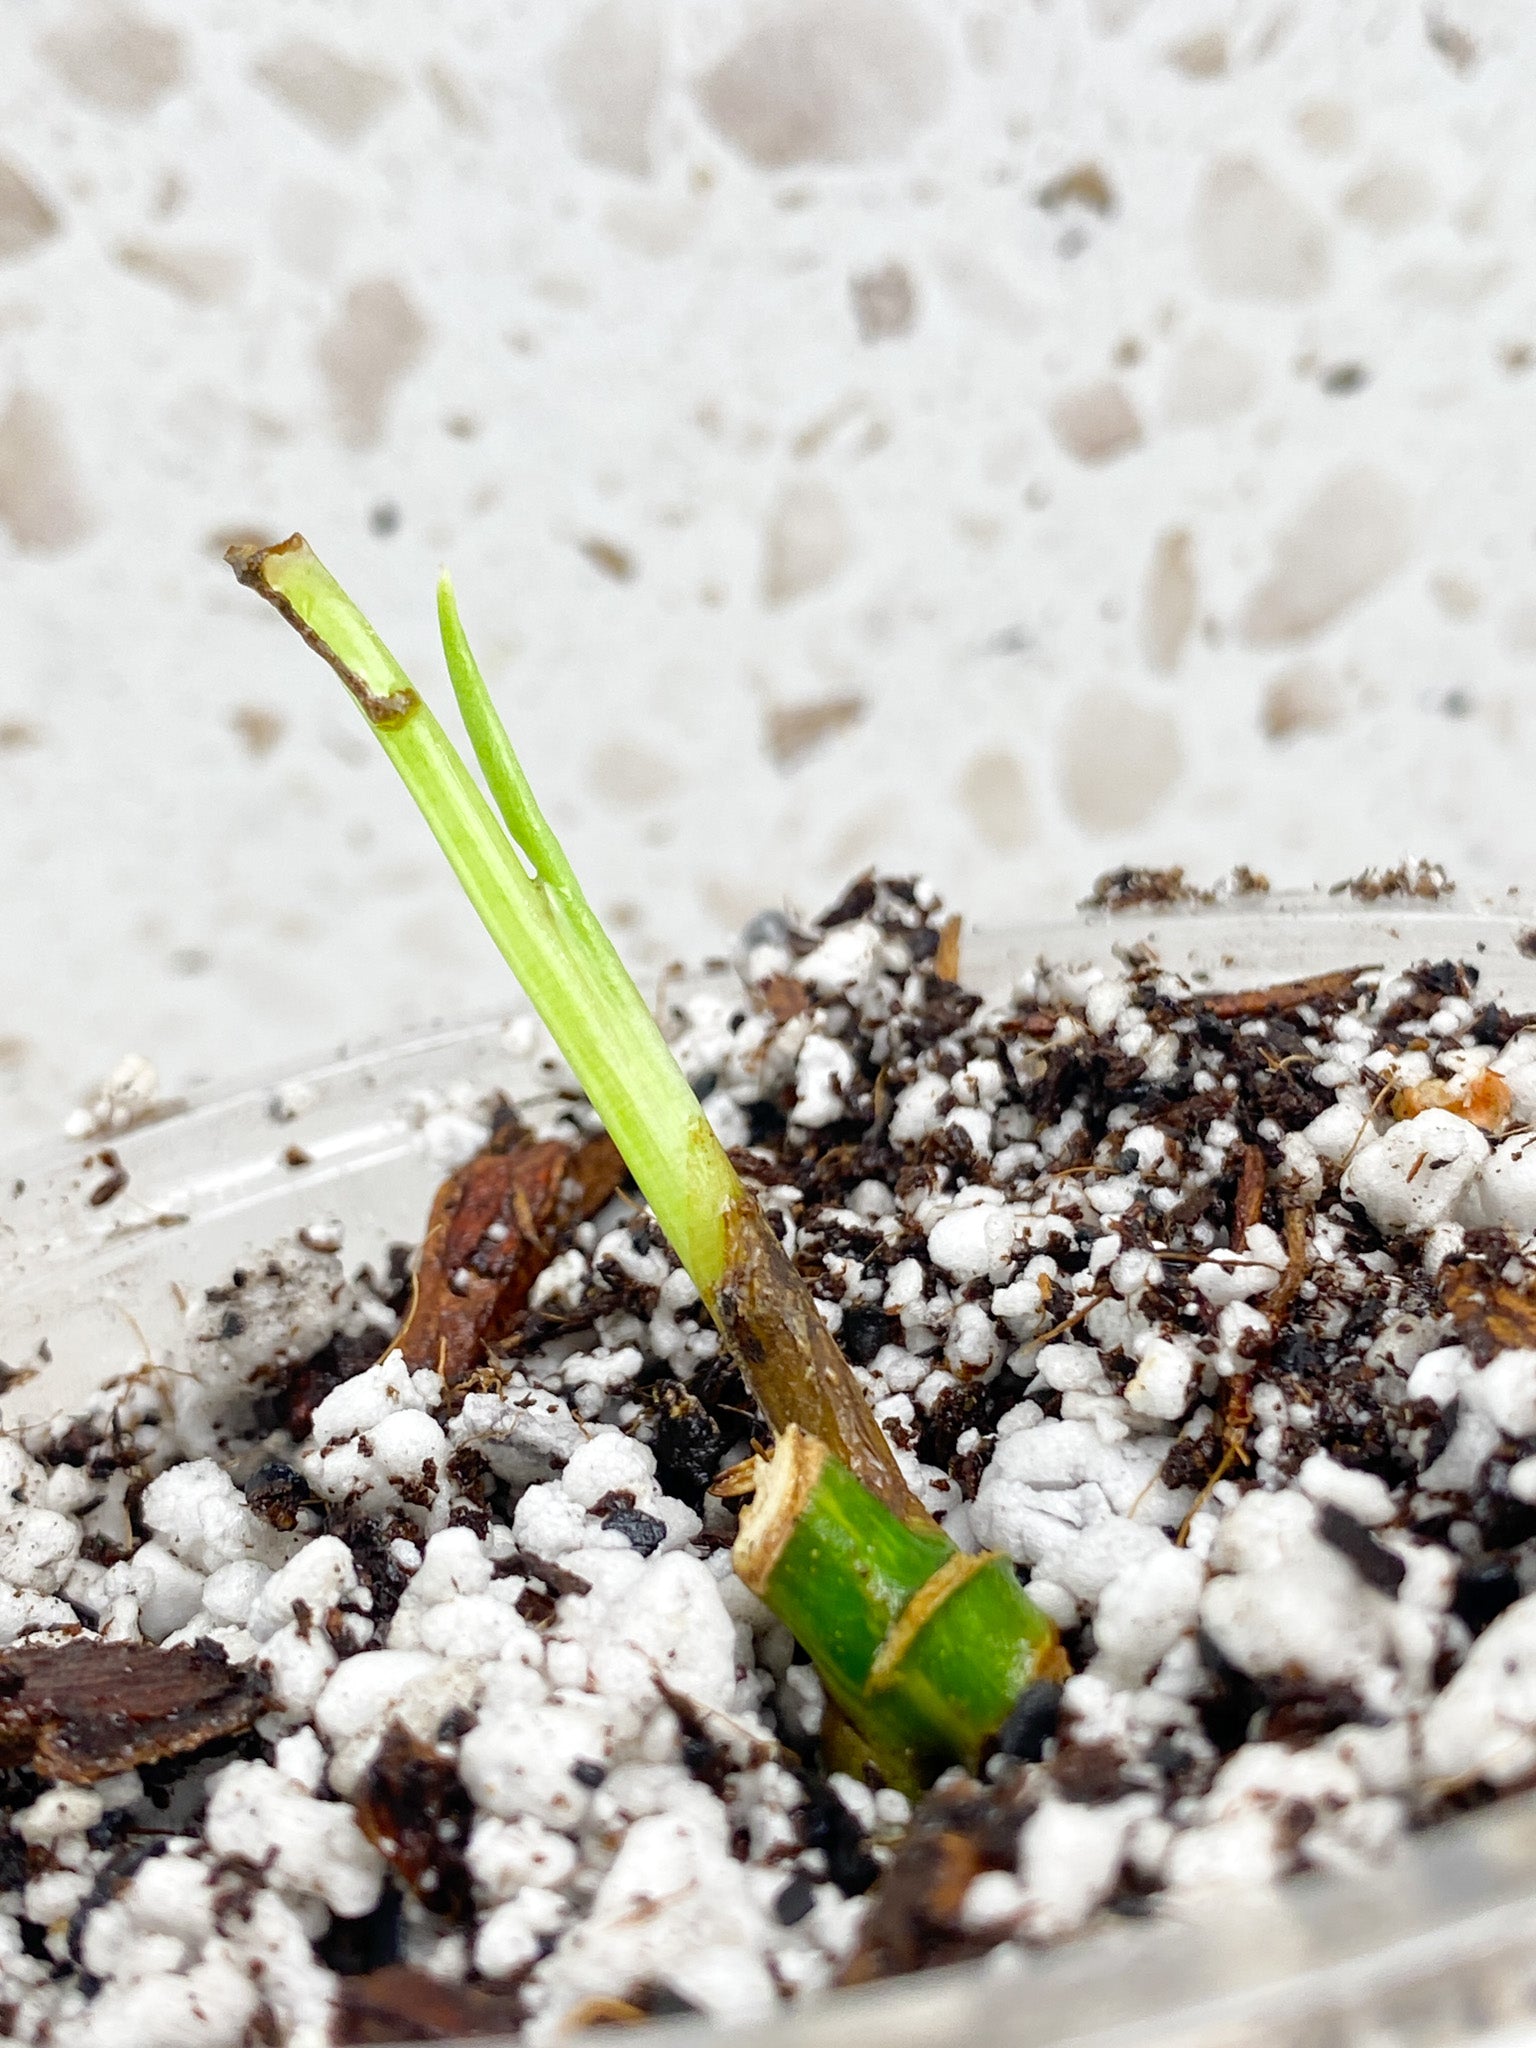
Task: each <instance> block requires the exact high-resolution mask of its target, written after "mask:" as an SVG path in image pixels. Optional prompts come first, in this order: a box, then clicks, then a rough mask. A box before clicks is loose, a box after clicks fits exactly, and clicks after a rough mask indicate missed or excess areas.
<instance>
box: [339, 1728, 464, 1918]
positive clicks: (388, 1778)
mask: <svg viewBox="0 0 1536 2048" xmlns="http://www.w3.org/2000/svg"><path fill="white" fill-rule="evenodd" d="M356 1808H357V1824H358V1826H359V1827H360V1828H361V1829H362V1831H363V1833H364V1834H365V1835H366V1836H367V1837H368V1839H369V1841H370V1842H372V1844H373V1846H374V1847H375V1848H376V1849H377V1850H378V1852H379V1854H380V1855H381V1856H382V1857H383V1858H384V1860H385V1862H386V1863H387V1864H388V1865H389V1867H390V1869H391V1870H393V1871H394V1873H395V1875H396V1876H397V1877H399V1878H400V1879H402V1880H403V1882H404V1883H406V1884H407V1885H409V1886H410V1888H411V1890H412V1891H413V1892H414V1893H415V1894H416V1896H417V1898H418V1899H420V1900H421V1902H422V1904H423V1905H424V1906H426V1907H428V1908H430V1910H431V1911H432V1912H434V1913H439V1914H441V1915H442V1916H443V1918H444V1919H446V1920H451V1921H459V1920H463V1919H466V1918H467V1917H468V1916H469V1911H470V1878H469V1868H468V1865H467V1864H466V1863H465V1861H464V1849H465V1845H466V1844H467V1843H468V1841H469V1831H470V1827H471V1825H472V1823H473V1821H474V1806H473V1803H472V1802H471V1800H470V1796H469V1794H468V1792H466V1791H465V1789H464V1786H463V1784H462V1782H461V1780H460V1778H459V1773H458V1767H457V1765H456V1764H455V1763H454V1760H453V1756H452V1753H451V1752H450V1751H449V1750H447V1749H445V1748H441V1747H439V1745H438V1744H437V1743H435V1742H423V1741H422V1740H421V1738H420V1737H419V1736H416V1735H413V1734H412V1733H411V1732H410V1730H409V1729H408V1728H406V1727H404V1726H403V1725H402V1724H401V1723H400V1722H399V1721H392V1722H391V1723H390V1724H389V1726H388V1727H387V1728H386V1729H385V1731H384V1739H383V1741H382V1742H381V1743H380V1744H379V1750H378V1754H377V1756H375V1758H374V1760H373V1762H372V1763H371V1764H370V1765H369V1766H368V1770H367V1773H366V1775H365V1776H364V1779H363V1784H362V1789H361V1792H360V1793H359V1795H358V1798H357V1800H356Z"/></svg>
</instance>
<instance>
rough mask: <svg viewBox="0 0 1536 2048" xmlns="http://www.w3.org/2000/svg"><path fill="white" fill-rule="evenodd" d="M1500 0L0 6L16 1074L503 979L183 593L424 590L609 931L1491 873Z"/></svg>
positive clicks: (1523, 626)
mask: <svg viewBox="0 0 1536 2048" xmlns="http://www.w3.org/2000/svg"><path fill="white" fill-rule="evenodd" d="M1533 83H1536V9H1533V8H1531V6H1530V5H1529V0H1435V4H1432V5H1429V6H1425V5H1422V4H1420V0H1015V4H1006V0H993V4H983V0H951V4H944V0H598V4H596V5H590V4H589V5H584V6H578V5H574V4H571V0H524V4H512V0H433V4H430V5H429V4H422V0H414V4H412V0H388V4H386V0H264V4H263V5H261V6H260V7H252V6H250V5H249V4H247V0H239V4H236V0H186V4H183V5H181V6H179V7H172V6H171V5H170V4H169V0H158V6H157V7H156V8H155V9H154V11H151V12H138V11H131V10H130V8H129V7H128V6H126V5H116V4H106V0H6V4H5V6H4V9H3V12H0V873H3V876H4V895H3V900H0V1089H3V1096H4V1101H5V1105H6V1108H5V1118H4V1131H5V1134H6V1135H7V1136H8V1137H9V1138H10V1139H13V1140H14V1139H16V1138H19V1137H22V1136H27V1135H31V1134H33V1133H36V1132H41V1131H46V1130H52V1129H54V1128H56V1127H57V1125H58V1123H59V1121H60V1118H61V1116H62V1115H63V1113H64V1112H65V1111H66V1110H67V1109H68V1108H69V1106H70V1105H71V1104H72V1103H73V1102H74V1101H75V1100H76V1099H77V1098H78V1096H79V1095H80V1094H81V1093H82V1091H83V1090H84V1089H85V1088H86V1086H87V1084H88V1083H89V1082H90V1081H91V1080H93V1079H94V1078H96V1077H98V1076H99V1075H100V1074H101V1073H102V1072H103V1071H105V1069H106V1068H108V1067H109V1066H110V1065H111V1064H112V1063H113V1061H114V1060H115V1059H116V1057H117V1056H118V1055H119V1054H120V1053H122V1052H124V1051H127V1050H129V1049H135V1050H137V1051H139V1052H142V1053H144V1054H146V1055H148V1056H149V1057H150V1058H151V1059H153V1060H154V1061H155V1062H156V1063H157V1065H158V1066H159V1068H160V1070H161V1073H162V1076H163V1078H164V1080H165V1082H166V1084H167V1085H168V1086H171V1087H179V1086H182V1085H185V1084H186V1083H187V1082H188V1081H189V1080H190V1079H192V1078H194V1077H196V1076H216V1077H231V1078H232V1077H235V1076H237V1075H240V1074H242V1073H244V1072H246V1071H248V1070H249V1069H250V1068H251V1067H252V1066H253V1065H255V1066H260V1065H264V1064H269V1063H272V1062H281V1061H285V1060H290V1059H297V1058H300V1057H302V1056H304V1055H306V1054H310V1053H313V1052H317V1051H323V1050H324V1049H326V1048H327V1047H328V1046H330V1045H331V1044H333V1043H334V1042H336V1041H338V1040H340V1039H343V1038H347V1039H356V1038H358V1037H359V1036H363V1035H367V1034H369V1033H374V1032H385V1031H389V1030H392V1029H394V1028H397V1027H402V1026H405V1025H408V1024H411V1023H419V1022H422V1021H425V1020H428V1019H430V1018H432V1017H434V1016H445V1015H446V1016H452V1015H455V1014H464V1013H467V1012H470V1011H476V1010H481V1009H484V1008H487V1007H490V1006H493V1005H494V1004H495V1003H496V1002H497V1001H498V1000H499V999H500V998H501V997H502V995H503V994H504V991H505V987H506V984H505V981H504V978H503V975H504V971H503V970H502V968H501V966H500V964H499V962H498V961H497V959H496V958H495V956H494V954H493V953H492V951H491V949H490V946H489V944H488V942H487V941H486V940H485V939H484V937H483V935H482V934H481V932H480V930H479V928H478V926H477V925H476V923H475V921H474V919H473V917H472V915H471V913H470V912H469V911H468V909H467V908H466V907H464V906H463V905H462V904H461V903H460V902H459V901H458V900H457V898H456V894H455V890H454V888H453V885H452V884H451V882H450V881H449V879H448V877H447V874H446V871H445V869H444V868H443V867H442V864H441V862H440V859H439V857H438V855H437V853H436V851H435V849H434V848H433V847H432V845H431V844H430V842H429V841H428V839H427V837H426V834H425V831H424V828H423V827H422V826H421V825H420V823H419V821H418V820H417V819H416V817H415V815H414V813H413V812H412V810H411V808H410V806H409V803H408V801H407V799H406V798H405V796H404V795H403V793H402V792H401V791H400V790H399V789H398V787H397V786H396V785H395V784H394V782H393V779H392V777H391V775H390V773H389V771H388V770H387V767H386V765H385V763H384V762H383V760H382V758H381V757H379V755H378V754H377V750H376V749H375V748H374V747H373V745H372V742H371V741H370V739H369V737H368V735H367V732H366V730H365V729H364V728H363V726H362V725H361V723H360V722H359V721H358V719H357V717H356V714H355V713H354V712H353V710H352V708H351V707H350V705H349V704H348V703H347V702H346V701H345V699H344V698H343V696H342V693H341V692H340V690H339V688H338V687H337V686H336V685H335V684H334V682H333V680H332V679H331V678H329V677H328V676H327V674H326V673H325V671H324V670H323V669H321V668H320V667H319V665H318V664H316V663H315V662H314V660H313V658H312V657H310V656H309V655H307V654H306V653H305V651H304V650H303V649H302V648H301V647H299V646H298V645H297V644H296V643H295V642H293V641H292V640H291V639H290V638H289V637H288V636H287V635H286V634H285V632H284V629H283V628H282V627H281V625H280V624H279V623H278V621H277V620H276V619H275V618H274V617H272V616H270V615H269V614H267V613H266V612H265V611H264V610H263V609H262V608H261V607H260V606H259V605H258V604H257V602H256V601H255V600H254V599H253V598H251V597H250V596H248V595H247V594H245V593H243V592H241V591H239V590H237V588H236V587H235V586H234V584H233V582H232V581H231V580H230V578H229V576H228V572H227V571H226V570H225V569H223V568H222V567H221V566H220V564H219V554H220V551H221V549H222V546H223V545H224V542H225V541H226V540H227V539H228V538H230V537H232V536H235V535H241V534H250V533H256V534H259V535H263V536H265V537H276V536H277V535H278V534H281V533H284V532H287V531H289V530H290V529H291V528H293V527H295V526H302V528H303V529H304V530H305V531H306V532H307V534H308V535H309V537H310V538H311V540H312V541H313V543H314V544H315V545H316V547H317V548H318V549H319V550H320V552H321V553H322V554H323V555H324V556H325V557H326V558H327V560H328V561H329V562H330V563H331V565H332V566H333V567H334V568H335V569H336V570H337V571H338V573H340V574H341V575H342V577H343V578H344V580H346V581H347V582H348V583H349V584H350V585H351V586H352V587H353V589H354V590H355V592H356V593H357V595H358V596H359V597H360V599H362V600H363V601H364V602H365V603H366V604H367V605H368V606H369V607H370V609H371V610H372V611H373V612H374V614H375V616H376V618H377V620H378V623H379V624H380V626H381V628H382V629H383V630H384V631H385V633H386V635H387V636H388V637H389V638H390V639H391V640H392V642H393V644H394V645H395V647H396V650H397V651H398V652H399V653H400V655H401V656H402V657H403V658H404V659H405V660H406V662H407V664H408V665H410V666H412V667H413V669H415V670H416V671H418V672H419V673H420V674H421V675H422V676H423V677H424V678H432V679H433V680H434V683H435V681H436V678H437V675H438V673H439V671H438V667H437V661H436V656H435V652H434V646H433V636H432V584H433V577H434V574H435V571H436V569H437V567H438V565H439V563H440V562H441V561H447V562H449V563H451V565H452V567H453V569H454V571H455V573H456V577H457V580H458V585H459V590H460V595H461V600H462V603H463V607H464V611H465V615H466V619H467V622H468V624H469V627H470V630H471V634H472V636H473V637H474V639H475V640H476V641H477V643H478V647H479V651H480V654H481V657H482V660H483V663H484V665H485V667H486V670H487V673H488V675H489V677H490V679H491V681H492V684H493V687H494V688H495V690H496V691H497V694H498V696H499V699H500V701H501V703H502V704H503V706H504V708H505V710H506V713H507V715H508V718H509V722H510V724H511V726H512V728H513V731H514V733H515V735H516V737H517V739H518V741H519V743H520V745H521V747H522V750H523V752H524V755H525V759H526V761H527V764H528V766H529V769H530V771H531V773H532V775H533V777H534V779H535V782H536V785H537V787H538V788H539V789H540V790H541V791H543V792H544V794H545V796H546V799H547V807H548V809H549V811H550V813H551V815H552V817H553V819H554V822H555V824H556V826H557V829H558V830H560V831H561V832H562V833H563V834H565V835H566V836H567V839H568V844H569V846H570V849H571V851H572V853H573V855H574V857H575V860H576V862H577V865H578V868H579V869H580V870H581V871H582V872H583V874H584V876H585V878H586V880H587V882H588V885H589V889H590V893H591V895H592V897H593V899H594V901H595V903H596V904H597V906H598V907H599V909H600V910H601V911H602V912H603V913H604V914H605V915H606V916H608V917H609V918H610V919H611V920H612V921H613V924H614V926H615V928H616V930H617V932H618V934H619V936H620V938H621V941H622V943H623V944H624V946H625V947H626V948H627V949H628V951H629V953H630V955H631V957H632V958H633V959H634V960H635V962H636V963H637V965H638V967H639V969H640V970H641V972H642V977H644V976H647V975H650V976H654V974H655V972H656V971H657V969H658V968H659V966H660V965H661V963H662V962H663V961H665V960H666V959H667V958H669V957H672V956H675V955H683V956H697V955H698V954H700V953H702V952H706V951H708V950H710V949H712V948H715V947H718V946H719V945H721V944H722V943H723V941H724V939H725V937H726V934H727V933H728V932H729V931H730V930H731V929H732V928H733V927H734V926H735V925H737V924H738V923H739V921H740V920H741V919H742V918H743V917H744V916H745V915H746V914H748V913H749V912H750V911H751V910H752V909H754V908H755V907H757V906H759V905H762V904H765V903H775V902H782V901H786V900H787V901H789V902H792V903H795V904H797V905H799V906H801V907H803V908H807V909H813V908H816V907H817V906H818V904H819V903H820V902H821V901H823V900H825V899H826V898H828V897H829V896H830V895H832V894H833V893H834V892H835V891H836V890H837V888H838V887H839V886H840V884H841V883H842V882H843V881H845V880H846V879H847V878H848V877H849V875H850V874H852V873H853V872H854V871H856V870H857V869H858V868H860V867H861V866H862V865H864V864H865V863H868V862H872V861H873V862H880V863H885V864H891V865H893V866H895V867H897V868H900V869H911V868H914V867H916V868H921V869H922V870H924V871H925V872H927V873H929V874H930V875H931V876H932V877H933V878H934V879H935V880H936V881H937V882H938V884H939V885H940V886H941V888H942V889H943V890H944V892H945V894H946V895H947V896H948V897H949V898H950V900H951V901H952V902H953V903H954V904H956V905H957V906H959V907H962V908H964V910H965V911H966V912H967V914H968V915H969V916H971V917H972V918H975V919H978V920H985V921H991V922H997V921H999V920H1005V919H1009V918H1014V917H1018V916H1020V915H1025V914H1028V913H1031V912H1034V911H1040V910H1048V911H1058V910H1061V909H1064V908H1066V907H1067V906H1068V905H1070V904H1071V903H1072V902H1073V901H1074V899H1075V898H1077V897H1078V896H1080V895H1081V894H1083V893H1084V891H1085V890H1086V888H1087V886H1088V885H1089V883H1090V882H1091V880H1092V878H1093V877H1094V875H1095V874H1096V873H1098V872H1099V871H1100V870H1102V869H1104V868H1106V867H1108V866H1110V865H1111V864H1114V863H1118V862H1121V861H1125V860H1136V861H1147V862H1158V863H1164V862H1180V863H1183V864H1184V865H1185V866H1186V868H1187V869H1189V871H1190V872H1191V874H1192V875H1194V876H1197V877H1209V876H1212V875H1214V874H1216V873H1218V872H1219V871H1220V870H1222V869H1224V868H1225V867H1227V866H1228V865H1229V864H1230V863H1231V862H1233V861H1234V860H1238V859H1242V860H1247V861H1249V862H1251V863H1252V864H1253V865H1255V866H1256V867H1259V868H1262V869H1265V870H1267V871H1268V872H1269V873H1270V874H1271V875H1272V876H1273V877H1274V879H1275V881H1276V882H1277V883H1307V882H1311V881H1313V880H1319V879H1322V880H1328V879H1332V878H1334V877H1336V876H1340V875H1343V874H1347V873H1349V872H1351V871H1353V870H1355V869H1358V868H1359V867H1361V866H1363V865H1364V864H1366V863H1367V862H1381V861H1388V860H1391V859H1393V858H1395V857H1397V856H1398V855H1400V854H1401V853H1403V852H1420V851H1422V852H1427V853H1431V854H1433V855H1435V856H1437V857H1438V858H1440V859H1442V860H1443V861H1444V862H1445V863H1446V864H1447V865H1448V866H1449V867H1450V868H1451V870H1452V871H1453V872H1454V873H1455V874H1456V875H1457V876H1459V877H1460V878H1461V879H1462V881H1463V882H1464V883H1468V884H1482V885H1492V884H1502V883H1503V882H1504V881H1512V880H1517V879H1521V878H1528V877H1529V876H1530V874H1531V870H1532V867H1533V855H1536V797H1533V787H1532V783H1533V777H1532V773H1531V770H1532V766H1533V765H1536V732H1533V713H1532V709H1531V704H1530V699H1531V691H1532V681H1533V677H1536V668H1533V663H1536V557H1533V541H1536V411H1533V402H1532V401H1533V394H1536V368H1533V364H1536V149H1533V141H1536V111H1533V110H1536V91H1533V89H1532V88H1533Z"/></svg>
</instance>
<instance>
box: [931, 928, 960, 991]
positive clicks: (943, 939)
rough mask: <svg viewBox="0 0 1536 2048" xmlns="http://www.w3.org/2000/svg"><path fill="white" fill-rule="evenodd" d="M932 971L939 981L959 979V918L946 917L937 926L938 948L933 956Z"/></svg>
mask: <svg viewBox="0 0 1536 2048" xmlns="http://www.w3.org/2000/svg"><path fill="white" fill-rule="evenodd" d="M933 972H934V973H935V974H936V975H937V976H938V978H939V980H940V981H958V980H959V979H960V919H959V917H958V916H955V917H946V918H945V920H944V922H943V924H942V925H940V927H939V943H938V948H937V950H936V951H935V953H934V956H933Z"/></svg>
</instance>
